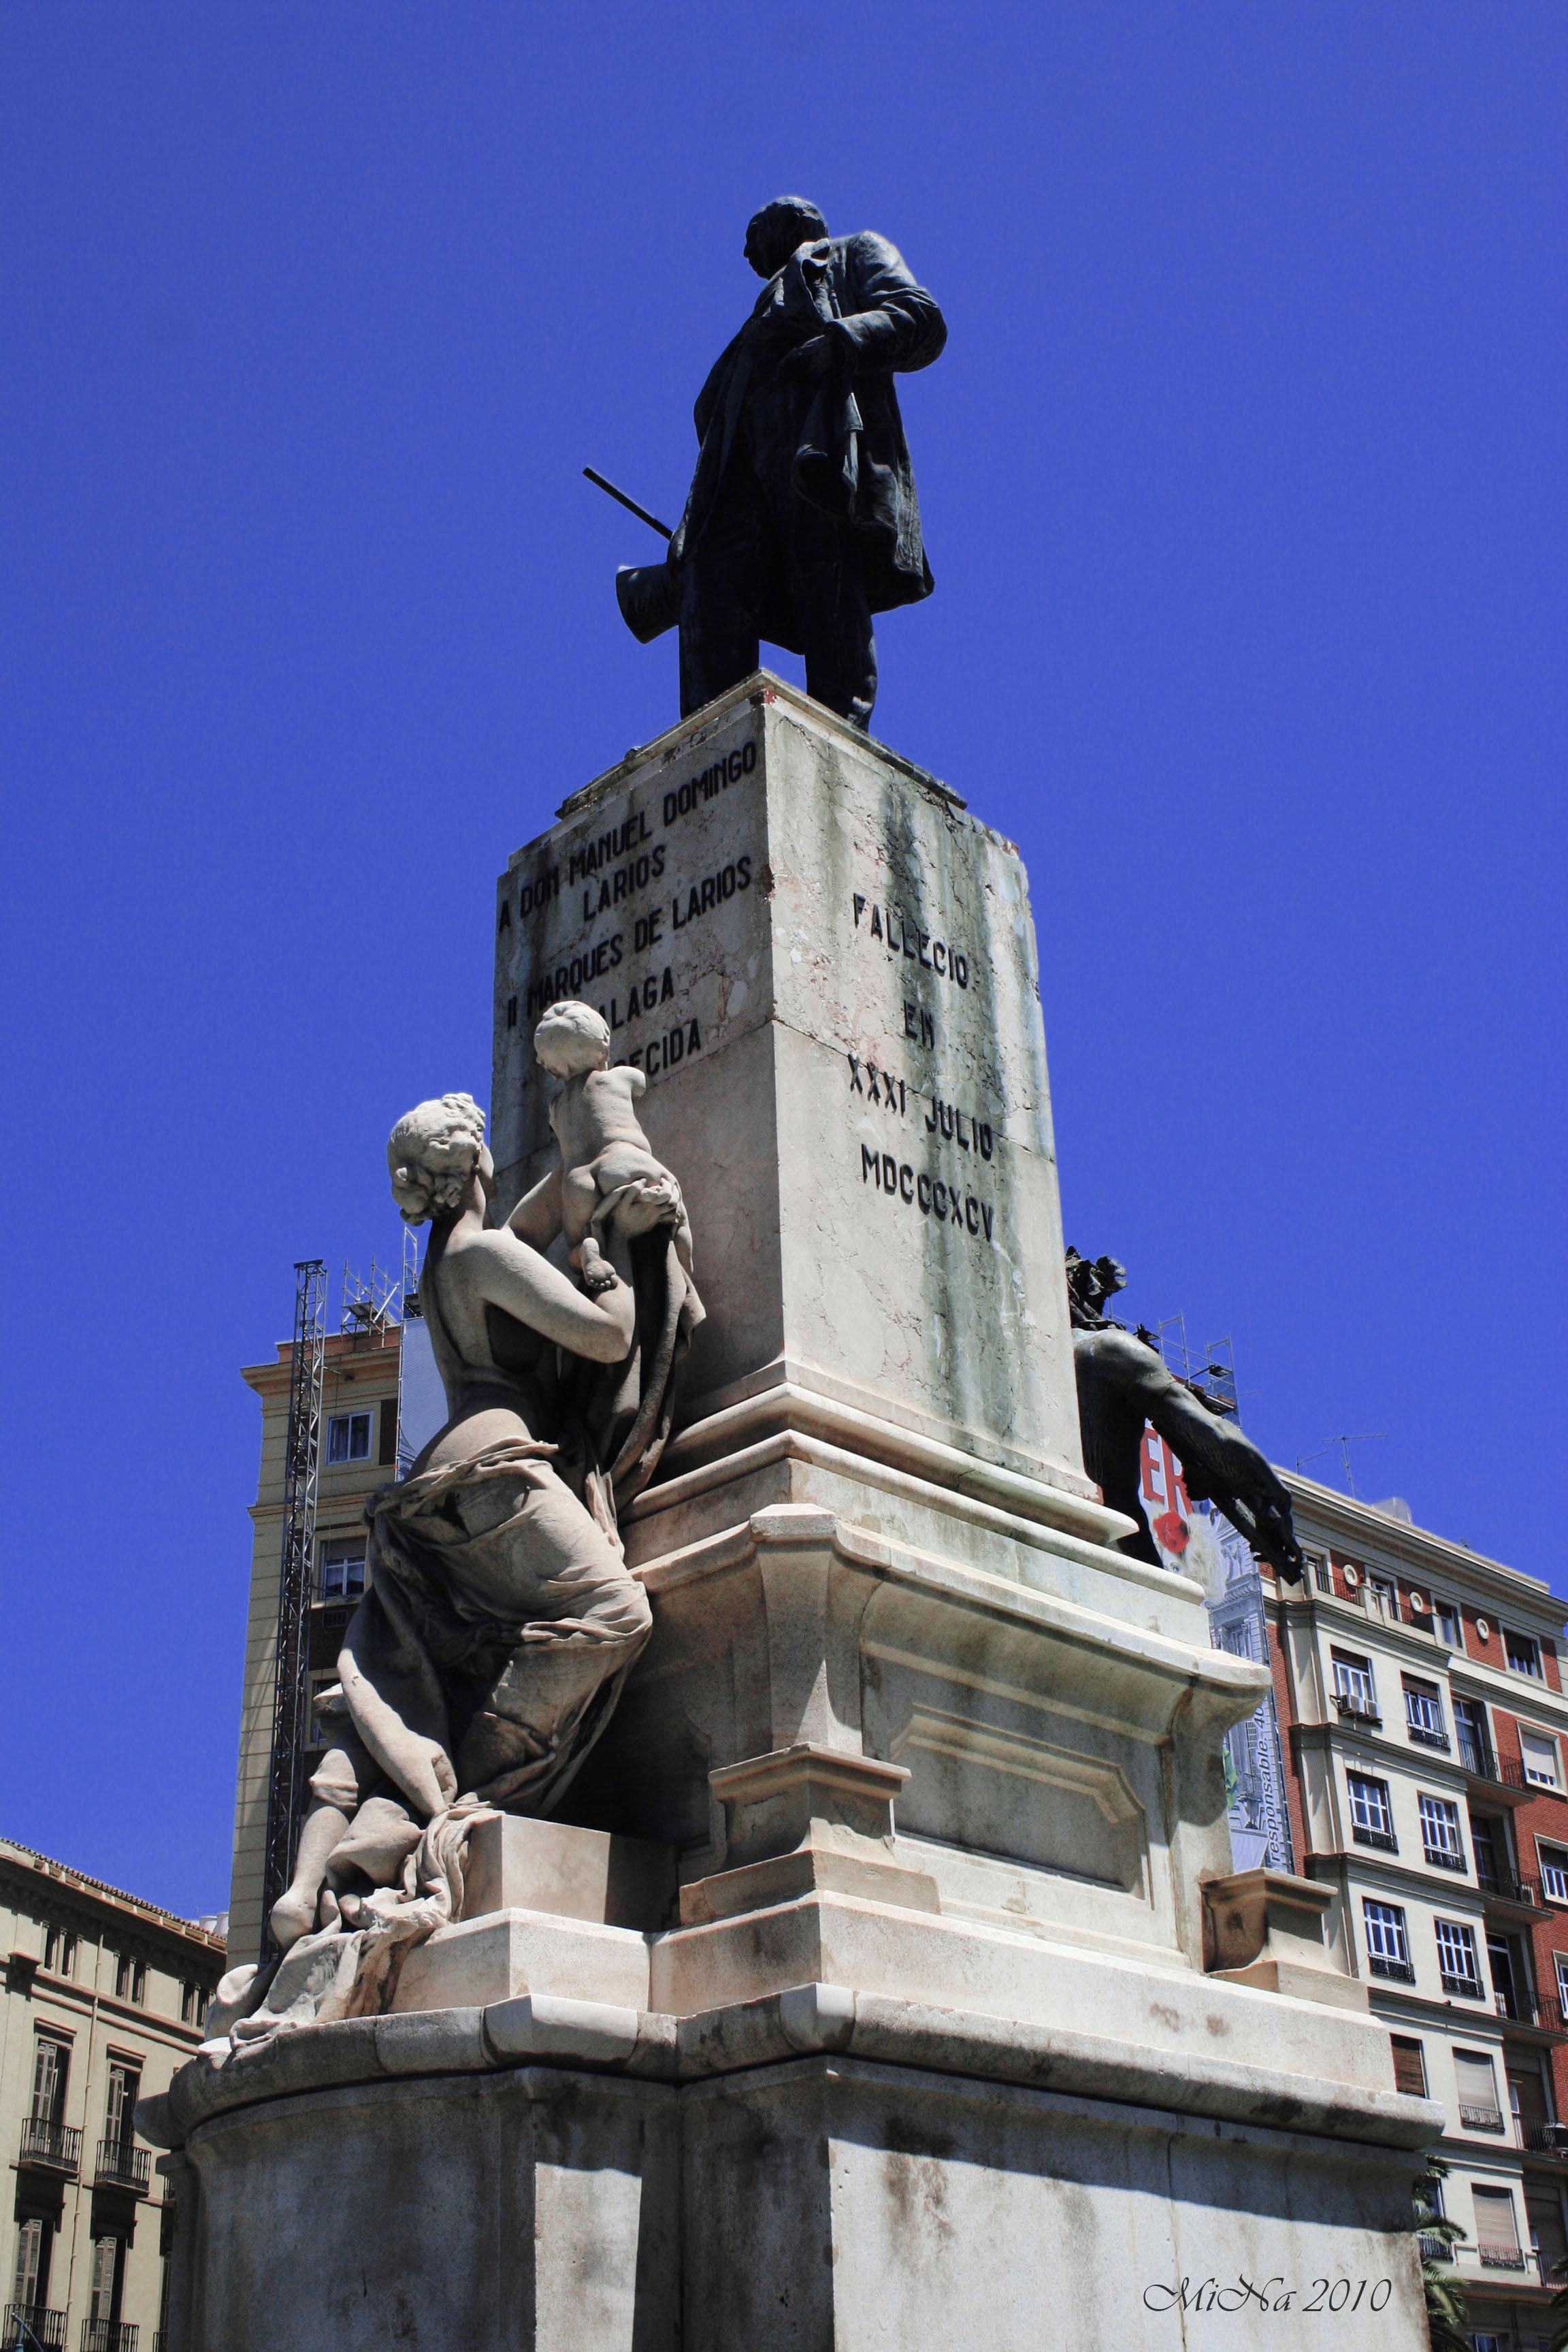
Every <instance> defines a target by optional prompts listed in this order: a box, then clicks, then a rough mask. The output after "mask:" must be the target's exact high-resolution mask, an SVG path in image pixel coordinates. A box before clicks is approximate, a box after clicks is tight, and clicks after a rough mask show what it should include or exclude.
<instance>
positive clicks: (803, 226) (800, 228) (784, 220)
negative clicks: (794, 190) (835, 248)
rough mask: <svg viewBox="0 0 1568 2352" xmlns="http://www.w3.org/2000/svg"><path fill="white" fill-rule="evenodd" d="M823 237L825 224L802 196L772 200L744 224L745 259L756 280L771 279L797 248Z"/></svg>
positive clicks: (825, 233) (813, 206) (825, 229)
mask: <svg viewBox="0 0 1568 2352" xmlns="http://www.w3.org/2000/svg"><path fill="white" fill-rule="evenodd" d="M826 235H827V223H826V221H825V220H824V219H823V217H822V215H821V214H820V213H819V212H818V211H817V209H816V205H814V204H809V203H808V202H807V201H806V199H805V196H775V197H774V198H773V203H772V204H771V205H763V208H762V211H761V212H760V213H753V214H752V217H751V219H750V220H749V221H748V222H747V223H746V259H747V260H748V261H749V262H750V263H751V265H752V268H753V269H754V270H755V271H756V273H757V276H758V277H759V278H771V277H772V276H773V273H774V271H775V270H779V269H782V268H784V263H785V262H786V261H787V260H788V259H789V257H790V255H791V254H792V253H793V252H794V251H795V247H796V246H797V245H813V244H815V243H816V239H817V238H818V237H819V236H826Z"/></svg>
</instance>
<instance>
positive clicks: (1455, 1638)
mask: <svg viewBox="0 0 1568 2352" xmlns="http://www.w3.org/2000/svg"><path fill="white" fill-rule="evenodd" d="M1432 1627H1433V1631H1434V1632H1435V1633H1436V1636H1437V1639H1438V1640H1439V1642H1442V1643H1446V1645H1447V1647H1448V1648H1449V1649H1450V1650H1462V1649H1463V1648H1464V1646H1465V1644H1464V1639H1463V1636H1462V1635H1461V1634H1460V1632H1459V1612H1458V1610H1457V1609H1456V1608H1455V1606H1454V1604H1453V1602H1452V1601H1439V1600H1438V1599H1437V1598H1436V1594H1434V1596H1433V1600H1432Z"/></svg>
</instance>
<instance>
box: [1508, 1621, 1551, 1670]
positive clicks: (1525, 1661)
mask: <svg viewBox="0 0 1568 2352" xmlns="http://www.w3.org/2000/svg"><path fill="white" fill-rule="evenodd" d="M1502 1646H1503V1654H1504V1655H1505V1656H1506V1657H1507V1659H1508V1662H1509V1664H1510V1666H1511V1667H1512V1669H1513V1671H1514V1673H1515V1674H1516V1675H1534V1676H1535V1679H1536V1681H1537V1682H1540V1681H1541V1679H1542V1674H1541V1644H1540V1643H1539V1642H1538V1641H1537V1640H1536V1638H1535V1636H1534V1634H1533V1633H1510V1632H1509V1630H1508V1627H1507V1626H1506V1625H1505V1626H1504V1627H1503V1633H1502Z"/></svg>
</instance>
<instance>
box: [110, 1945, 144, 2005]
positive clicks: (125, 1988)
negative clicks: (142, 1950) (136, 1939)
mask: <svg viewBox="0 0 1568 2352" xmlns="http://www.w3.org/2000/svg"><path fill="white" fill-rule="evenodd" d="M114 1998H115V2000H129V2001H134V2002H135V2004H136V2006H137V2008H138V2009H140V2008H141V2006H142V2002H143V2001H144V2000H146V1998H147V1970H146V1968H145V1966H144V1965H143V1963H142V1961H141V1960H133V1959H132V1957H131V1955H130V1953H129V1952H121V1953H120V1954H119V1955H118V1957H117V1958H116V1959H115V1963H114Z"/></svg>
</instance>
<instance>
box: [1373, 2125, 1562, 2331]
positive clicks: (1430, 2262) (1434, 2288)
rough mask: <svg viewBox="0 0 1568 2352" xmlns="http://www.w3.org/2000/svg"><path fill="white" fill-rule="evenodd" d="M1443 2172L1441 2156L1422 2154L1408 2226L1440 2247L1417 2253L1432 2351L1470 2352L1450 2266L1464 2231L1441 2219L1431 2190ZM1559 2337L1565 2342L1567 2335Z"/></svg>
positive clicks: (1462, 2300)
mask: <svg viewBox="0 0 1568 2352" xmlns="http://www.w3.org/2000/svg"><path fill="white" fill-rule="evenodd" d="M1447 2175H1448V2168H1447V2165H1446V2164H1445V2163H1444V2162H1443V2159H1442V2158H1441V2157H1438V2156H1429V2157H1428V2158H1426V2169H1425V2171H1424V2172H1422V2174H1421V2175H1420V2177H1419V2179H1417V2180H1416V2183H1415V2195H1414V2197H1413V2198H1412V2200H1411V2203H1412V2209H1413V2212H1414V2216H1415V2218H1414V2220H1413V2221H1412V2223H1411V2227H1412V2228H1413V2229H1414V2230H1415V2231H1418V2232H1419V2234H1420V2235H1421V2236H1422V2237H1423V2238H1427V2239H1436V2240H1437V2241H1438V2242H1440V2243H1441V2245H1442V2247H1443V2250H1444V2251H1443V2253H1442V2255H1436V2254H1430V2253H1428V2252H1426V2250H1425V2248H1423V2250H1422V2255H1421V2287H1422V2292H1423V2294H1425V2296H1426V2333H1427V2335H1428V2336H1430V2337H1431V2339H1432V2352H1470V2332H1469V2314H1468V2312H1467V2311H1466V2309H1465V2298H1464V2295H1463V2294H1461V2292H1460V2289H1459V2282H1458V2279H1457V2278H1456V2277H1455V2275H1454V2272H1453V2269H1452V2267H1451V2257H1452V2252H1453V2249H1454V2247H1455V2246H1457V2245H1459V2244H1461V2243H1462V2242H1463V2241H1464V2235H1465V2233H1464V2231H1463V2230H1461V2229H1460V2228H1459V2226H1458V2222H1457V2221H1446V2220H1445V2219H1444V2217H1443V2214H1442V2212H1441V2210H1439V2201H1438V2197H1437V2195H1436V2193H1434V2192H1435V2191H1436V2188H1437V2183H1438V2182H1439V2181H1441V2180H1446V2179H1447ZM1559 2300H1562V2298H1559ZM1552 2308H1553V2309H1555V2308H1556V2305H1553V2306H1552ZM1563 2340H1564V2343H1565V2344H1568V2336H1565V2337H1564V2339H1563Z"/></svg>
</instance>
